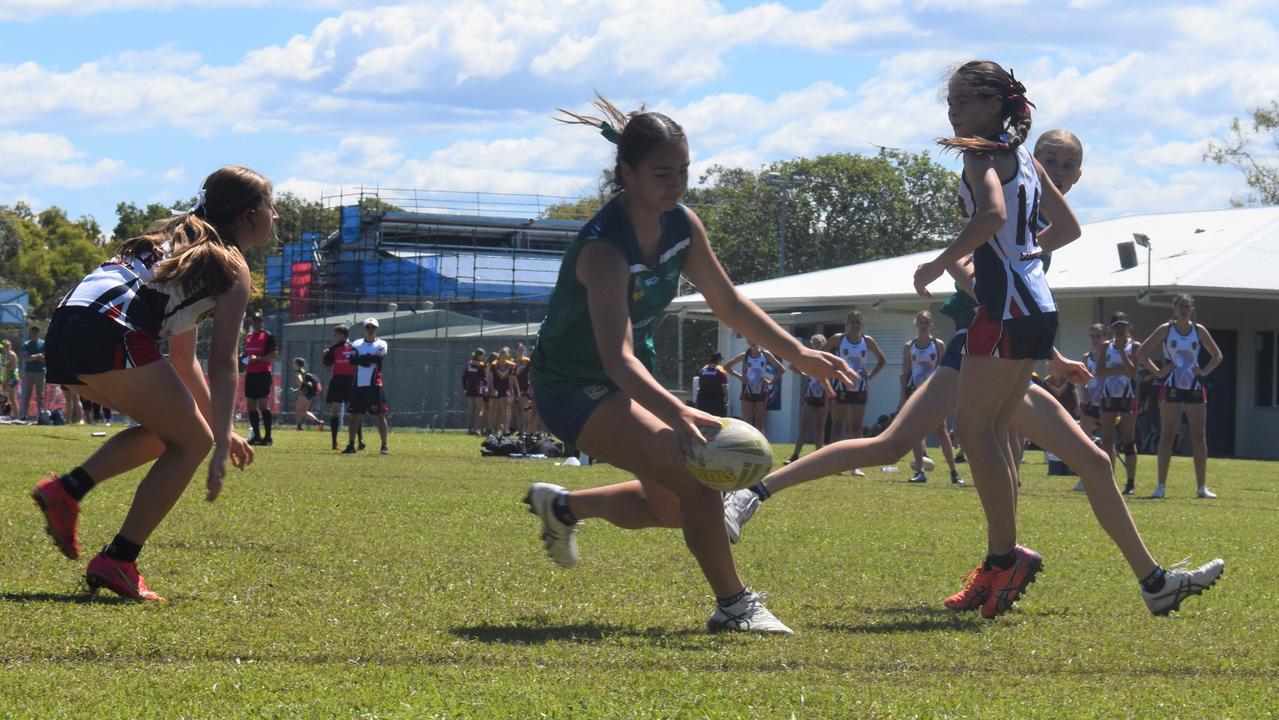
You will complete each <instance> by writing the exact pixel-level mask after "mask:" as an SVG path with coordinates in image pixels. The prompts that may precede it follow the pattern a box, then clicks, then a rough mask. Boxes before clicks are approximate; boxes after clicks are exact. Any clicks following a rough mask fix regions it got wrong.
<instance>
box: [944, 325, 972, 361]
mask: <svg viewBox="0 0 1279 720" xmlns="http://www.w3.org/2000/svg"><path fill="white" fill-rule="evenodd" d="M967 344H968V330H966V329H964V330H959V331H957V332H956V333H955V337H953V338H951V339H950V342H948V343H946V354H944V355H942V356H941V367H948V368H950V369H951V370H954V371H956V372H958V371H959V366H960V365H961V364H963V362H964V347H965V346H966V345H967Z"/></svg>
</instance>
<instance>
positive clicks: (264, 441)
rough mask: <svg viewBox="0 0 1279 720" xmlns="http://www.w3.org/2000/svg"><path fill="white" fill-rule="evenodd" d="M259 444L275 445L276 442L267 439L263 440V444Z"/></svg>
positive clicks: (261, 443)
mask: <svg viewBox="0 0 1279 720" xmlns="http://www.w3.org/2000/svg"><path fill="white" fill-rule="evenodd" d="M258 444H259V445H274V444H275V441H274V440H272V439H271V438H266V439H265V440H263V441H262V442H260V443H258Z"/></svg>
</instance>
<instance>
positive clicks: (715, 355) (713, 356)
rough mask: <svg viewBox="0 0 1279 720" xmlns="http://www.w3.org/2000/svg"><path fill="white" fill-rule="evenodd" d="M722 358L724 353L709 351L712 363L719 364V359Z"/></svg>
mask: <svg viewBox="0 0 1279 720" xmlns="http://www.w3.org/2000/svg"><path fill="white" fill-rule="evenodd" d="M723 359H724V354H723V353H717V352H713V353H711V362H712V363H714V364H716V365H718V364H719V361H720V360H723Z"/></svg>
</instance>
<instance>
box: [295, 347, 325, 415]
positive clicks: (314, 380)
mask: <svg viewBox="0 0 1279 720" xmlns="http://www.w3.org/2000/svg"><path fill="white" fill-rule="evenodd" d="M293 392H294V393H296V394H297V397H296V399H294V401H293V422H295V423H297V428H296V429H297V430H301V429H302V420H303V418H305V419H307V420H309V421H311V422H313V423H315V425H316V427H318V428H319V429H320V430H323V429H324V421H323V420H321V419H320V418H318V417H316V416H315V414H314V413H312V412H311V401H312V400H314V399H315V396H316V395H319V394H320V378H318V377H316V376H315V375H314V374H313V373H310V372H307V369H306V359H305V358H294V359H293Z"/></svg>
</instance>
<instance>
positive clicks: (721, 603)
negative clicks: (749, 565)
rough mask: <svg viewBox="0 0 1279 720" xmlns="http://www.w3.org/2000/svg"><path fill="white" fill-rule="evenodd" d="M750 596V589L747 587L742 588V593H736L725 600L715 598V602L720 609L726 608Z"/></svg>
mask: <svg viewBox="0 0 1279 720" xmlns="http://www.w3.org/2000/svg"><path fill="white" fill-rule="evenodd" d="M750 594H751V589H750V588H748V587H743V588H742V591H741V592H739V593H737V594H736V595H733V596H732V597H726V598H715V602H716V603H719V606H720V607H728V606H730V605H734V604H736V603H738V602H740V601H741V600H742V598H744V597H746V596H747V595H750Z"/></svg>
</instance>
